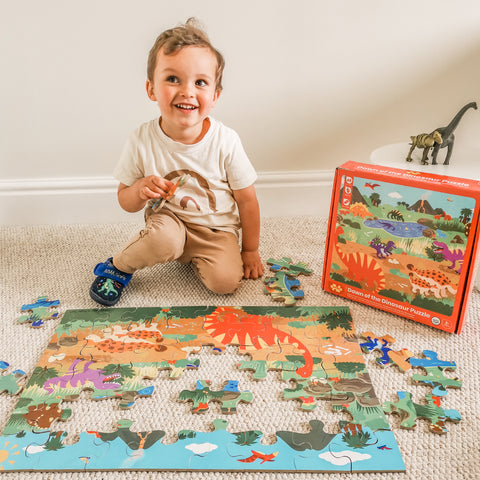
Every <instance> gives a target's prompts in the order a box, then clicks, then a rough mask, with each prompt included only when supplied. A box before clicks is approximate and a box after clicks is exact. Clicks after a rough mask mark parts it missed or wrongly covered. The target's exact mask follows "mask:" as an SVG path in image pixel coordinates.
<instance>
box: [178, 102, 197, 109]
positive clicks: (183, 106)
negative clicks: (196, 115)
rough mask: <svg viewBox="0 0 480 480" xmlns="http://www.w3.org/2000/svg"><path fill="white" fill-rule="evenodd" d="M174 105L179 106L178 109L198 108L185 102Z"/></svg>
mask: <svg viewBox="0 0 480 480" xmlns="http://www.w3.org/2000/svg"><path fill="white" fill-rule="evenodd" d="M175 107H176V108H179V109H180V110H196V109H197V108H198V107H196V106H195V105H191V104H187V103H177V104H176V105H175Z"/></svg>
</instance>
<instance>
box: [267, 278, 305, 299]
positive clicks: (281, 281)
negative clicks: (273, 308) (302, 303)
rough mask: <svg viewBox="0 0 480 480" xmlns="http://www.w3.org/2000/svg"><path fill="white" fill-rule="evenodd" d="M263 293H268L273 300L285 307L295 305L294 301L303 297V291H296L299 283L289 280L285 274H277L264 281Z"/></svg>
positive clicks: (294, 279) (295, 280)
mask: <svg viewBox="0 0 480 480" xmlns="http://www.w3.org/2000/svg"><path fill="white" fill-rule="evenodd" d="M264 281H265V284H266V285H265V288H264V292H265V293H269V294H270V295H271V296H272V298H273V299H274V300H278V301H281V302H284V303H285V305H286V306H291V305H295V303H296V301H297V300H298V299H300V298H303V297H304V295H305V294H304V292H303V290H297V288H298V287H299V286H300V281H299V280H297V279H296V278H289V277H288V276H287V274H286V273H285V272H277V274H276V275H275V277H269V278H266V279H265V280H264Z"/></svg>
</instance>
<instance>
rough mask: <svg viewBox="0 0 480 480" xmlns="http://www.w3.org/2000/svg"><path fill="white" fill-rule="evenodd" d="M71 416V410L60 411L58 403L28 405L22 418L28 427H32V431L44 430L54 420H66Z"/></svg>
mask: <svg viewBox="0 0 480 480" xmlns="http://www.w3.org/2000/svg"><path fill="white" fill-rule="evenodd" d="M71 415H72V410H71V409H69V408H65V409H62V408H60V404H59V403H58V402H53V403H42V404H40V405H30V406H29V407H28V412H27V413H25V414H24V415H22V416H23V418H24V419H25V420H26V421H27V423H28V425H30V426H31V427H33V430H36V429H39V430H45V429H49V428H50V427H51V426H52V423H53V422H54V421H55V420H62V421H65V420H68V419H69V418H70V417H71Z"/></svg>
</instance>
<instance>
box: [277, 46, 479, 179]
mask: <svg viewBox="0 0 480 480" xmlns="http://www.w3.org/2000/svg"><path fill="white" fill-rule="evenodd" d="M414 74H415V72H412V75H414ZM479 85H480V46H479V47H478V48H476V49H474V50H473V51H470V52H468V53H465V54H464V55H463V56H462V57H461V58H458V59H457V61H455V62H453V63H451V64H450V65H448V67H445V68H443V69H442V70H441V71H437V72H434V74H430V75H429V76H424V78H422V79H421V81H419V82H418V83H416V84H415V86H414V87H413V88H412V87H411V88H407V89H404V88H402V86H401V85H398V86H396V87H395V90H396V91H397V92H398V93H397V94H395V95H394V96H390V97H389V98H390V101H389V102H388V103H387V102H378V103H376V102H375V101H374V100H372V101H371V104H369V105H368V106H367V107H366V108H365V109H364V111H363V113H362V114H361V113H360V112H359V110H358V109H356V110H355V111H354V112H352V113H353V115H351V116H348V117H347V116H343V118H341V119H338V118H337V119H336V122H335V123H336V126H335V128H333V129H331V130H330V131H328V133H327V135H325V134H324V133H322V131H321V130H320V128H318V129H317V130H315V128H314V127H315V125H312V128H311V129H310V131H308V132H306V131H302V132H299V133H301V135H299V136H298V137H297V139H298V142H296V144H295V145H292V144H290V146H289V147H288V146H287V147H286V151H284V153H283V155H284V156H285V157H289V156H290V157H291V158H292V159H298V161H297V160H295V161H293V162H292V165H293V167H292V168H291V170H295V169H296V168H298V167H299V162H301V164H303V165H308V166H309V168H310V169H312V170H316V169H318V170H330V169H334V168H335V167H336V166H338V165H341V164H342V163H344V162H346V161H349V160H353V161H358V162H368V161H369V158H370V153H371V152H372V151H373V150H375V149H377V148H379V147H381V146H383V145H387V144H390V143H398V142H403V141H404V142H406V143H408V142H410V136H411V135H417V134H420V133H424V132H425V133H429V132H431V131H432V130H433V129H435V128H437V127H440V126H444V125H447V124H448V122H449V121H450V120H451V119H452V118H453V116H454V115H455V114H456V113H457V111H458V110H459V109H460V108H461V107H462V106H463V105H465V104H466V103H469V102H472V101H477V102H478V103H479V105H480V88H479ZM365 97H367V98H375V92H365ZM324 113H325V112H324ZM320 115H321V114H320ZM319 123H322V122H319ZM479 133H480V113H479V112H478V111H477V112H476V111H474V110H472V111H471V112H468V113H467V114H466V115H465V117H464V118H463V120H462V122H461V124H460V125H459V127H458V128H457V130H456V132H455V137H456V144H457V145H458V144H459V143H461V142H465V144H469V145H472V144H473V143H474V142H476V141H477V138H478V136H479ZM472 146H473V145H472ZM452 161H453V162H454V157H452ZM284 169H285V170H288V168H284Z"/></svg>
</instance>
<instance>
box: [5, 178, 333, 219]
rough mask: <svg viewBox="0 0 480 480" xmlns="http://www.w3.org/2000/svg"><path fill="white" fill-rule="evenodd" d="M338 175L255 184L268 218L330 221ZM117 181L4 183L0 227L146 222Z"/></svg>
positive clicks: (84, 180)
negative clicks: (129, 208) (126, 207)
mask: <svg viewBox="0 0 480 480" xmlns="http://www.w3.org/2000/svg"><path fill="white" fill-rule="evenodd" d="M333 175H334V172H333V170H316V171H297V172H296V171H292V172H263V173H261V172H260V173H259V174H258V180H257V183H256V184H255V186H256V190H257V195H258V199H259V202H260V208H261V215H262V216H263V217H280V216H286V217H288V216H302V215H314V216H328V211H329V207H330V196H331V190H332V182H333ZM116 191H117V182H116V180H114V179H113V178H111V177H86V178H78V177H77V178H44V179H12V180H1V181H0V224H2V225H45V224H48V225H52V224H56V225H58V224H75V223H87V224H93V223H118V222H140V221H141V220H142V213H141V212H139V213H135V214H131V213H126V212H124V211H123V210H122V209H121V208H120V206H119V205H118V203H117V196H116Z"/></svg>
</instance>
